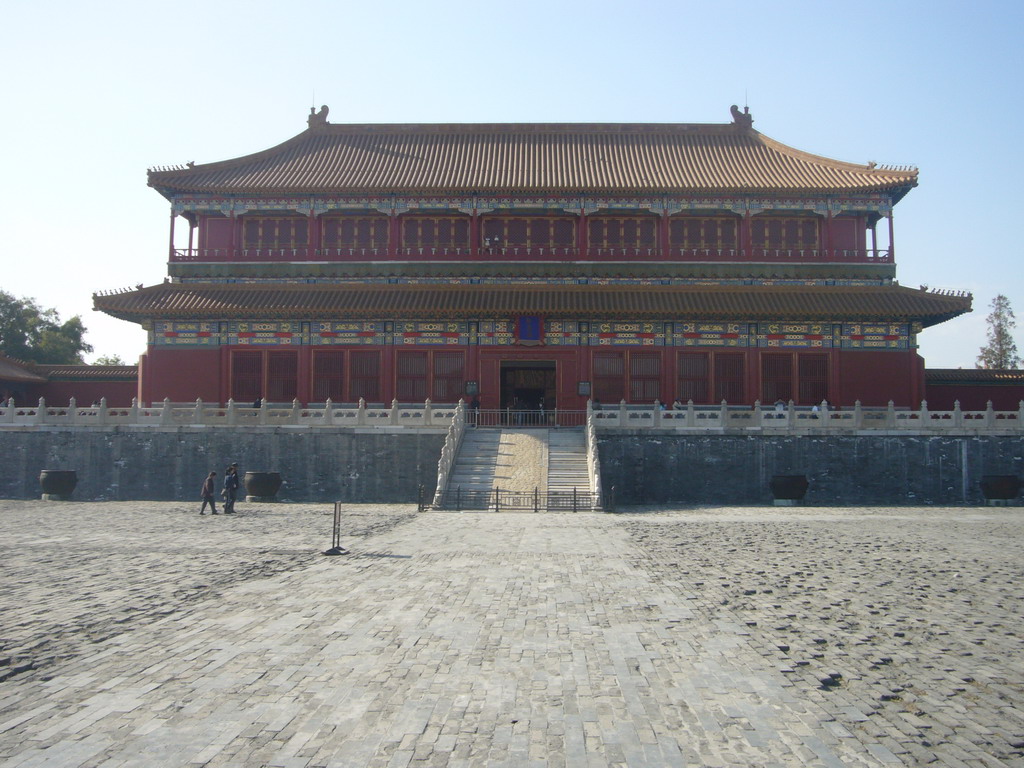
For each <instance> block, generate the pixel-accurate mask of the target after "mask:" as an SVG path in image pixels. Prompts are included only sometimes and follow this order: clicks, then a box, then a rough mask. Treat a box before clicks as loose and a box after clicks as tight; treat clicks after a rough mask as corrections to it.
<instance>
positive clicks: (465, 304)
mask: <svg viewBox="0 0 1024 768" xmlns="http://www.w3.org/2000/svg"><path fill="white" fill-rule="evenodd" d="M93 300H94V305H95V308H96V309H98V310H100V311H102V312H105V313H107V314H109V315H112V316H114V317H119V318H120V319H123V320H129V321H132V322H141V321H143V320H146V319H159V318H166V319H172V318H173V319H183V318H208V319H229V318H242V317H248V316H252V315H261V316H266V317H271V316H272V317H288V318H291V319H295V318H296V317H298V316H303V317H307V316H313V315H315V316H322V317H325V318H326V317H346V318H349V317H351V318H355V317H364V318H368V317H383V316H393V317H396V318H397V317H401V318H413V317H427V316H431V315H433V314H440V315H442V316H447V317H479V316H484V315H486V316H494V315H503V314H508V313H510V312H511V313H513V314H515V313H525V314H546V315H549V316H564V317H579V318H584V317H590V318H591V319H593V318H596V317H599V316H608V317H612V316H632V317H634V318H635V317H644V318H655V317H666V318H676V319H682V318H701V317H703V318H708V319H726V318H732V319H736V318H737V317H747V318H750V319H759V320H786V319H793V320H795V319H799V318H808V319H815V320H848V321H851V322H852V321H857V320H865V321H867V320H871V321H881V320H888V321H908V322H921V323H922V325H924V326H926V327H927V326H930V325H935V324H937V323H940V322H944V321H945V320H949V319H951V318H953V317H956V316H958V315H960V314H963V313H965V312H969V311H970V310H971V298H970V296H969V295H964V296H961V295H950V294H945V293H934V292H927V291H920V290H917V289H912V288H905V287H902V286H859V287H857V286H854V287H841V286H704V285H688V286H650V285H617V286H608V285H558V286H536V285H531V286H529V288H528V289H525V290H524V288H523V287H522V286H518V285H514V284H500V285H486V286H481V285H449V284H404V285H401V284H400V285H395V284H379V283H375V284H354V283H353V284H323V285H316V286H309V285H284V286H282V285H280V284H269V285H254V284H244V285H238V284H228V285H225V284H221V283H188V284H181V283H165V284H159V285H155V286H151V287H148V288H142V289H139V290H135V291H127V292H123V293H116V294H107V295H97V296H94V299H93Z"/></svg>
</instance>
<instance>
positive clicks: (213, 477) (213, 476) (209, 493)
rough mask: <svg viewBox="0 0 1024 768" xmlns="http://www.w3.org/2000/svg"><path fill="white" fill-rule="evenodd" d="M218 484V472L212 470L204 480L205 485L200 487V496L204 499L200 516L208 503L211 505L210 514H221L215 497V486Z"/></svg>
mask: <svg viewBox="0 0 1024 768" xmlns="http://www.w3.org/2000/svg"><path fill="white" fill-rule="evenodd" d="M216 484H217V473H216V472H211V473H210V474H208V475H207V476H206V479H205V480H203V487H202V488H200V489H199V498H201V499H202V500H203V506H201V507H200V508H199V514H200V516H201V515H202V514H203V513H204V512H206V505H207V504H209V505H210V514H211V515H219V514H220V512H218V511H217V502H216V500H215V499H214V498H213V493H214V486H215V485H216Z"/></svg>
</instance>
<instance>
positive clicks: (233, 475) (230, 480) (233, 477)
mask: <svg viewBox="0 0 1024 768" xmlns="http://www.w3.org/2000/svg"><path fill="white" fill-rule="evenodd" d="M222 495H223V496H224V514H225V515H230V514H232V513H233V512H234V511H235V499H236V498H237V496H238V465H237V464H232V465H231V466H230V467H228V468H227V471H225V472H224V491H223V492H222Z"/></svg>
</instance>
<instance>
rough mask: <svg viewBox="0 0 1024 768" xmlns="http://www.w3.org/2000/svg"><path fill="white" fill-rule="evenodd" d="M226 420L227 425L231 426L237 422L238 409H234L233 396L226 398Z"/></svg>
mask: <svg viewBox="0 0 1024 768" xmlns="http://www.w3.org/2000/svg"><path fill="white" fill-rule="evenodd" d="M227 422H228V426H229V427H233V426H235V425H236V424H237V423H238V411H237V410H236V409H235V399H234V398H233V397H229V398H228V409H227Z"/></svg>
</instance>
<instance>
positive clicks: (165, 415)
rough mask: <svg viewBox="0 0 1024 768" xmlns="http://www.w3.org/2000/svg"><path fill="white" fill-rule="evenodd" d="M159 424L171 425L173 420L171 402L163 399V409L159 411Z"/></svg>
mask: <svg viewBox="0 0 1024 768" xmlns="http://www.w3.org/2000/svg"><path fill="white" fill-rule="evenodd" d="M160 423H161V424H168V425H170V424H173V423H174V418H173V417H172V415H171V401H170V399H169V398H166V397H165V398H164V407H163V409H161V411H160Z"/></svg>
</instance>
